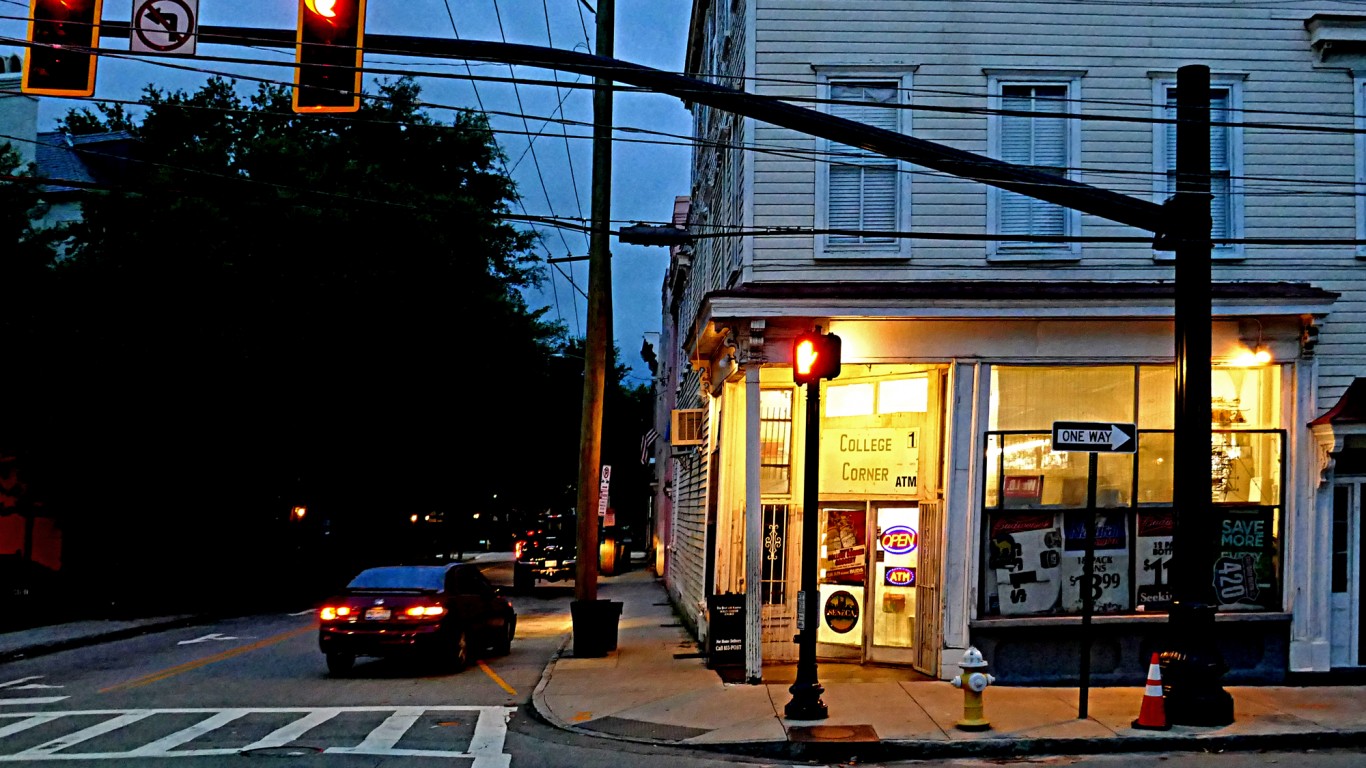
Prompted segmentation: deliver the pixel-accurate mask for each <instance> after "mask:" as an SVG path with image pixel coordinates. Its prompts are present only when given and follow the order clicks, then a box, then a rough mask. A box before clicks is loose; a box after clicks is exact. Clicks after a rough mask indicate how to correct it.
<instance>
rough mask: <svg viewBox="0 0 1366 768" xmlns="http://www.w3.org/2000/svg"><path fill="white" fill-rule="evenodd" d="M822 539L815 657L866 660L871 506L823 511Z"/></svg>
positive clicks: (855, 505)
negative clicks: (866, 585) (865, 590)
mask: <svg viewBox="0 0 1366 768" xmlns="http://www.w3.org/2000/svg"><path fill="white" fill-rule="evenodd" d="M820 536H821V544H820V556H821V557H820V573H819V582H820V586H819V593H818V595H817V597H818V599H819V600H820V602H819V603H818V606H817V618H818V619H819V621H820V624H819V626H818V627H817V629H816V643H817V647H816V654H817V655H818V656H821V657H824V658H829V659H862V657H863V634H864V625H865V624H866V622H865V621H864V616H865V614H866V611H864V604H863V603H864V585H865V583H866V574H867V569H868V509H867V506H866V505H865V504H862V503H857V504H849V505H833V504H832V505H827V506H824V507H822V508H821V519H820Z"/></svg>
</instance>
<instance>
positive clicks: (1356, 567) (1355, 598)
mask: <svg viewBox="0 0 1366 768" xmlns="http://www.w3.org/2000/svg"><path fill="white" fill-rule="evenodd" d="M1363 483H1366V481H1363V480H1362V479H1361V478H1339V479H1338V482H1337V483H1336V484H1335V485H1334V486H1333V542H1332V545H1333V567H1332V585H1333V586H1332V597H1331V606H1332V618H1331V633H1332V634H1331V647H1330V659H1329V661H1330V663H1331V664H1332V666H1334V667H1355V666H1366V665H1364V664H1363V663H1362V662H1363V661H1366V659H1363V654H1362V650H1363V646H1366V642H1363V635H1366V628H1363V626H1362V621H1361V592H1362V585H1363V583H1364V582H1366V572H1364V569H1363V568H1362V563H1361V561H1362V556H1363V555H1364V554H1366V531H1363V530H1362V519H1361V506H1362V504H1361V493H1362V488H1363Z"/></svg>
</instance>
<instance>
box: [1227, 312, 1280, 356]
mask: <svg viewBox="0 0 1366 768" xmlns="http://www.w3.org/2000/svg"><path fill="white" fill-rule="evenodd" d="M1252 321H1253V322H1254V323H1256V324H1257V343H1256V344H1253V345H1250V346H1249V347H1248V348H1246V349H1244V350H1243V351H1242V352H1241V353H1239V354H1238V355H1236V356H1234V358H1233V359H1232V360H1230V361H1229V364H1230V365H1232V366H1234V367H1236V368H1256V367H1258V366H1263V365H1269V364H1270V363H1271V350H1270V349H1268V348H1267V346H1266V343H1265V342H1264V341H1263V340H1262V321H1261V320H1258V319H1257V318H1255V317H1254V318H1252Z"/></svg>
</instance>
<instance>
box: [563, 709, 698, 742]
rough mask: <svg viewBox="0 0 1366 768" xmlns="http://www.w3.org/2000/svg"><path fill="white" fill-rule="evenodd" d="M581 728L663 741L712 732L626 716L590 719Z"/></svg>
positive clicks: (679, 739) (688, 737) (689, 737)
mask: <svg viewBox="0 0 1366 768" xmlns="http://www.w3.org/2000/svg"><path fill="white" fill-rule="evenodd" d="M579 727H580V728H587V729H588V730H592V731H598V732H599V733H610V734H612V735H614V736H631V737H634V738H638V739H660V740H662V741H683V740H685V739H691V738H693V737H694V736H701V735H702V734H704V733H710V730H709V729H707V728H690V727H688V726H686V725H668V724H665V723H651V722H646V721H645V720H631V719H629V718H625V717H613V716H611V715H608V716H607V717H600V718H598V719H597V720H590V721H589V722H586V723H581V724H580V725H579Z"/></svg>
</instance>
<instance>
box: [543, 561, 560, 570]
mask: <svg viewBox="0 0 1366 768" xmlns="http://www.w3.org/2000/svg"><path fill="white" fill-rule="evenodd" d="M559 564H560V561H559V560H547V561H545V567H547V568H554V567H555V566H557V565H559Z"/></svg>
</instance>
